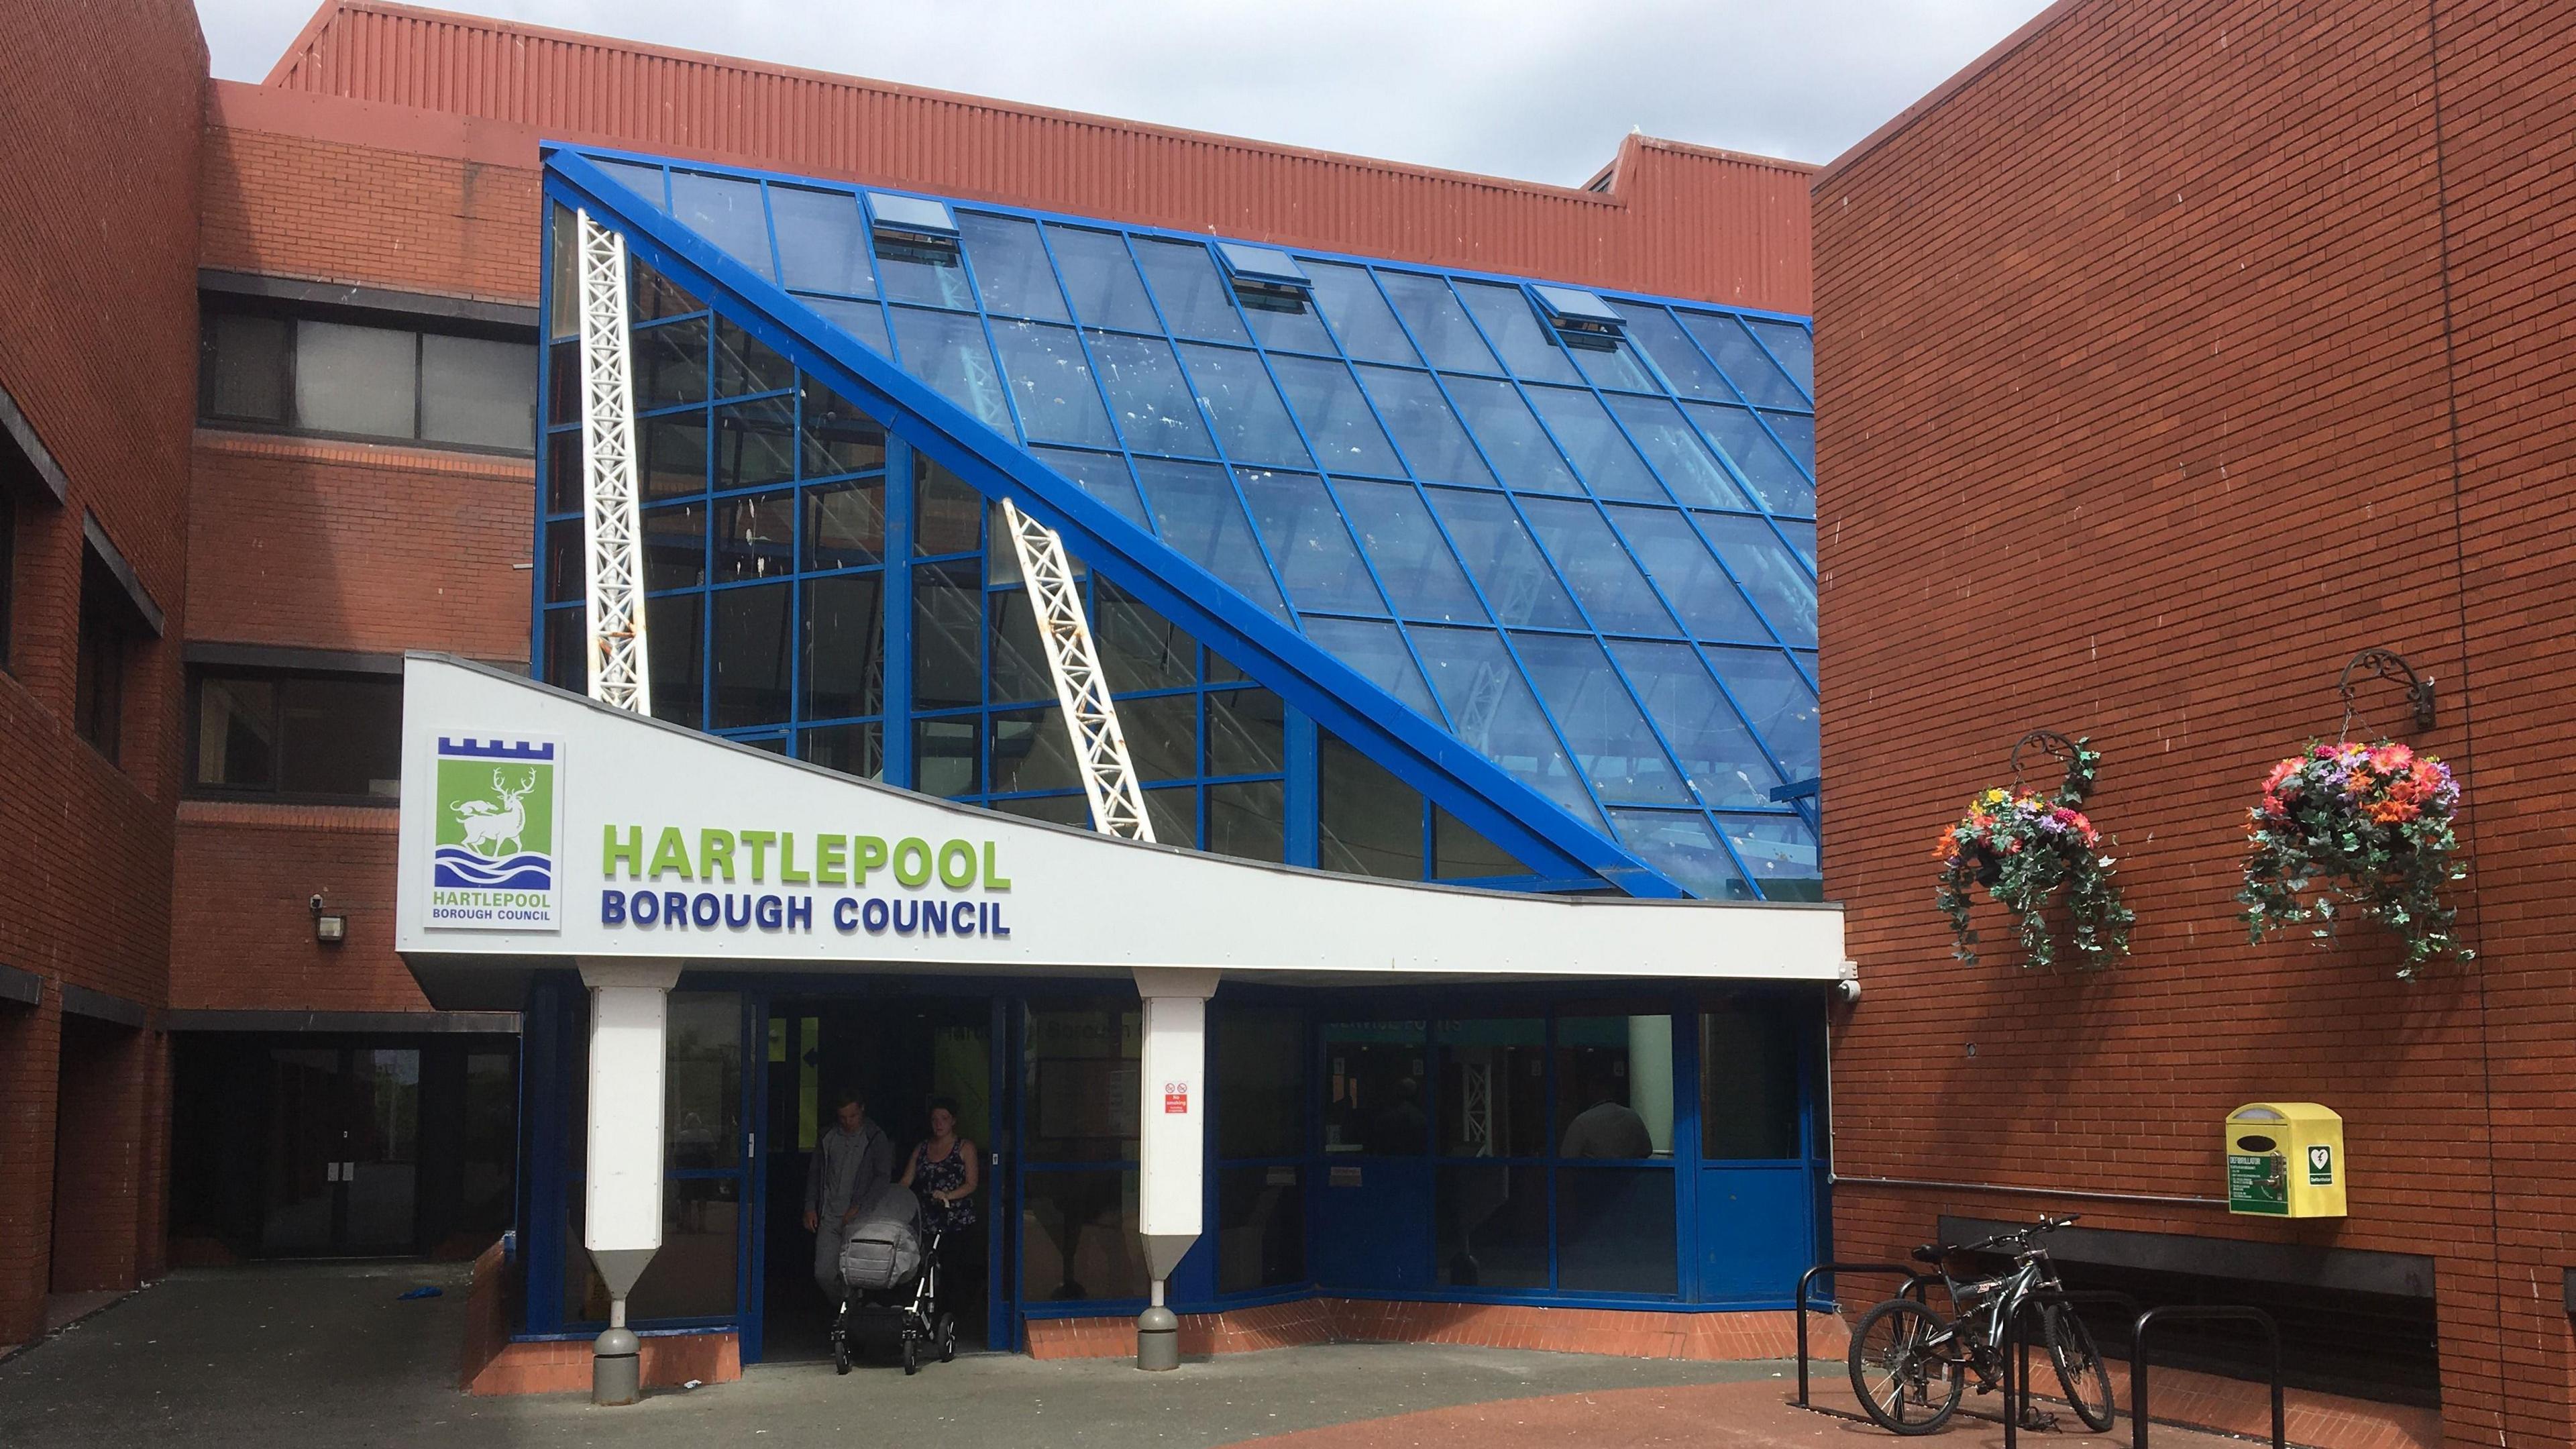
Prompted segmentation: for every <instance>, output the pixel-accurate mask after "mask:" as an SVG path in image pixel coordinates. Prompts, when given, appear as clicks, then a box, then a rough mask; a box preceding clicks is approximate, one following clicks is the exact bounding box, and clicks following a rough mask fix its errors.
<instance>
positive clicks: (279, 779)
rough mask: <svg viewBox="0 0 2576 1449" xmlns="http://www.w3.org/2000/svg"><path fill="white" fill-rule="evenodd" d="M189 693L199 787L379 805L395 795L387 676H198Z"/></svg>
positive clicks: (392, 706)
mask: <svg viewBox="0 0 2576 1449" xmlns="http://www.w3.org/2000/svg"><path fill="white" fill-rule="evenodd" d="M195 694H196V734H195V741H196V750H195V753H196V764H195V769H194V773H193V775H192V776H191V778H192V779H193V780H194V781H195V783H196V785H197V787H198V788H200V789H203V790H209V791H222V792H228V793H229V792H235V791H241V792H259V793H264V794H275V795H303V796H314V795H318V796H331V797H336V798H361V799H369V800H377V801H382V802H384V803H386V804H391V803H392V802H393V800H394V798H395V796H396V795H398V794H399V793H400V792H401V788H402V781H401V771H402V767H401V759H402V681H401V680H400V679H399V678H397V677H395V676H393V675H390V674H382V675H379V674H324V673H298V672H291V671H283V670H262V671H249V670H200V671H198V672H197V675H196V690H195Z"/></svg>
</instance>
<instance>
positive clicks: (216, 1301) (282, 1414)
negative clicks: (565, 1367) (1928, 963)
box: [0, 1264, 1779, 1449]
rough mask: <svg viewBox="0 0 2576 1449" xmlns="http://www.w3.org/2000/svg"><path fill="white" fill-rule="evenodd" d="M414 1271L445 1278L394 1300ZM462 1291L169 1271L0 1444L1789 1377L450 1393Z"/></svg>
mask: <svg viewBox="0 0 2576 1449" xmlns="http://www.w3.org/2000/svg"><path fill="white" fill-rule="evenodd" d="M422 1283H434V1284H437V1285H439V1286H441V1287H443V1288H445V1289H446V1290H447V1293H446V1296H444V1297H441V1298H434V1299H426V1300H417V1301H413V1302H401V1301H398V1299H397V1297H396V1295H397V1294H399V1293H401V1292H402V1291H403V1290H405V1289H407V1288H410V1287H413V1286H415V1285H418V1284H422ZM464 1288H465V1275H464V1272H463V1270H462V1269H461V1268H451V1267H445V1266H424V1265H412V1264H405V1265H383V1266H345V1265H311V1266H291V1267H263V1268H258V1269H245V1270H225V1271H203V1270H201V1271H190V1272H182V1273H178V1274H175V1275H173V1276H172V1277H171V1278H169V1279H167V1280H165V1281H164V1282H162V1283H159V1284H157V1285H155V1286H153V1287H151V1288H149V1289H146V1290H145V1291H143V1292H142V1293H139V1294H136V1295H135V1296H134V1297H133V1298H131V1299H129V1300H128V1301H126V1302H123V1303H120V1304H118V1305H116V1306H115V1307H113V1308H110V1309H107V1310H106V1311H104V1312H101V1313H98V1314H95V1315H93V1316H91V1317H90V1318H88V1319H86V1320H84V1321H83V1322H81V1323H79V1324H77V1325H75V1326H74V1327H72V1328H71V1329H69V1330H68V1331H66V1332H64V1333H62V1334H61V1335H59V1336H58V1337H56V1338H54V1339H52V1340H50V1341H49V1342H46V1343H44V1344H42V1345H40V1346H38V1347H36V1348H33V1349H30V1350H28V1351H26V1352H24V1353H21V1354H20V1355H18V1356H17V1357H16V1358H14V1359H11V1360H10V1361H8V1362H7V1363H4V1364H0V1444H7V1445H12V1446H15V1445H21V1444H23V1445H31V1446H32V1445H44V1446H47V1449H57V1446H59V1449H78V1446H113V1449H139V1446H143V1445H149V1444H176V1443H184V1444H189V1445H205V1446H233V1445H240V1446H251V1445H258V1446H276V1445H290V1446H294V1449H321V1446H336V1445H344V1444H345V1445H375V1444H386V1445H391V1444H401V1445H419V1446H446V1445H458V1446H464V1445H478V1446H479V1445H510V1446H517V1445H529V1446H540V1445H544V1446H552V1445H584V1444H602V1445H606V1444H615V1445H618V1446H621V1449H660V1446H665V1445H667V1446H672V1449H680V1446H688V1449H705V1446H710V1445H716V1444H725V1445H738V1444H748V1443H755V1442H756V1443H760V1444H763V1445H779V1446H790V1445H803V1444H812V1445H823V1444H830V1445H833V1446H836V1449H842V1446H847V1445H849V1444H852V1443H854V1442H855V1443H868V1444H891V1445H918V1446H923V1449H986V1446H991V1449H1021V1446H1029V1445H1120V1446H1126V1445H1170V1446H1213V1445H1219V1444H1228V1443H1235V1442H1239V1441H1241V1440H1243V1439H1247V1438H1254V1437H1259V1436H1264V1435H1273V1434H1279V1433H1283V1432H1286V1431H1290V1430H1298V1429H1310V1428H1316V1427H1321V1426H1329V1425H1336V1424H1344V1423H1348V1422H1350V1421H1353V1420H1359V1419H1375V1418H1382V1417H1384V1416H1388V1415H1399V1414H1404V1413H1408V1412H1412V1411H1417V1410H1424V1409H1435V1408H1445V1407H1450V1406H1455V1405H1461V1404H1468V1403H1474V1402H1478V1401H1483V1400H1491V1399H1498V1398H1520V1397H1526V1396H1530V1395H1553V1394H1568V1393H1593V1392H1598V1391H1602V1390H1609V1389H1629V1388H1657V1387H1672V1386H1683V1385H1693V1384H1705V1383H1710V1382H1718V1381H1726V1380H1748V1379H1761V1380H1764V1381H1766V1382H1767V1383H1768V1384H1770V1385H1772V1386H1773V1387H1771V1388H1768V1389H1765V1390H1764V1392H1766V1393H1769V1394H1772V1395H1773V1396H1775V1397H1776V1395H1777V1387H1776V1386H1777V1384H1778V1383H1779V1380H1778V1379H1777V1378H1775V1377H1774V1375H1776V1374H1777V1373H1778V1372H1779V1365H1776V1364H1774V1365H1763V1366H1751V1365H1740V1364H1679V1363H1653V1362H1640V1361H1636V1360H1629V1359H1615V1358H1594V1357H1589V1356H1584V1355H1574V1354H1545V1353H1518V1352H1504V1351H1500V1350H1491V1349H1451V1348H1440V1347H1432V1346H1424V1345H1401V1346H1388V1347H1335V1348H1315V1349H1292V1350H1285V1351H1281V1352H1275V1353H1265V1354H1247V1355H1230V1356H1228V1357H1226V1358H1223V1359H1217V1360H1211V1361H1208V1362H1203V1363H1193V1364H1190V1365H1187V1366H1185V1367H1184V1368H1183V1369H1182V1371H1181V1372H1179V1373H1174V1374H1140V1373H1138V1372H1136V1371H1135V1370H1134V1369H1133V1368H1131V1367H1128V1366H1127V1365H1125V1364H1124V1363H1120V1362H1102V1361H1085V1362H1075V1363H1038V1362H1035V1361H1033V1360H1030V1359H1026V1358H1020V1357H1017V1356H1008V1355H982V1356H970V1357H965V1358H960V1359H959V1360H958V1361H957V1362H955V1363H952V1364H933V1365H930V1366H928V1367H926V1368H924V1369H923V1370H922V1372H921V1374H920V1376H919V1377H917V1378H913V1379H909V1380H907V1379H906V1378H904V1377H903V1373H902V1371H901V1370H900V1369H897V1368H895V1367H893V1366H892V1364H891V1360H890V1358H884V1357H881V1358H879V1359H878V1360H877V1361H875V1362H874V1363H871V1364H867V1365H864V1366H862V1367H861V1368H860V1370H859V1371H858V1372H856V1373H853V1374H851V1375H850V1376H849V1377H848V1378H841V1377H838V1376H836V1375H834V1374H833V1372H832V1370H831V1366H830V1365H829V1364H821V1365H804V1364H791V1365H777V1366H767V1365H764V1366H762V1367H758V1368H755V1369H753V1370H752V1371H751V1373H750V1374H749V1375H748V1376H746V1377H745V1378H744V1379H743V1380H742V1382H740V1383H735V1384H721V1385H714V1386H710V1387H707V1388H703V1389H699V1390H696V1391H694V1392H666V1393H660V1394H656V1395H654V1396H652V1397H651V1398H649V1399H648V1400H647V1401H646V1402H644V1403H642V1404H640V1405H637V1406H635V1407H633V1408H631V1409H611V1410H601V1409H593V1408H591V1407H590V1406H589V1404H587V1403H586V1402H584V1401H582V1400H581V1399H580V1398H579V1397H577V1396H565V1397H546V1398H519V1399H469V1398H466V1397H465V1396H463V1395H461V1394H458V1393H457V1392H456V1391H455V1389H454V1387H453V1385H454V1375H455V1364H456V1354H457V1347H458V1344H459V1342H460V1339H461V1336H462V1317H461V1316H462V1313H463V1309H464ZM1747 1387H1752V1385H1750V1384H1748V1385H1747Z"/></svg>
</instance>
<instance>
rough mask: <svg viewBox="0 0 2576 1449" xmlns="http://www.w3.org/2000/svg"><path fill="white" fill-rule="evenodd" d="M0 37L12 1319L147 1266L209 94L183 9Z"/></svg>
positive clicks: (3, 1294) (153, 1242) (3, 981)
mask: <svg viewBox="0 0 2576 1449" xmlns="http://www.w3.org/2000/svg"><path fill="white" fill-rule="evenodd" d="M17 32H18V33H17V34H16V35H15V36H14V37H13V38H12V40H11V41H10V42H9V43H8V44H7V45H6V46H5V47H0V130H4V131H5V132H6V133H7V134H8V136H9V137H10V141H9V147H8V150H9V159H8V162H7V164H6V165H5V166H0V196H5V198H6V201H5V204H0V275H6V276H7V277H8V278H10V281H9V282H8V284H7V285H6V286H5V287H0V429H5V431H0V523H5V524H6V525H7V526H5V527H0V998H5V1000H0V1342H11V1343H14V1342H18V1341H22V1340H24V1339H27V1338H29V1337H32V1336H33V1335H34V1334H35V1333H36V1332H37V1331H38V1330H39V1329H40V1328H41V1326H42V1324H43V1321H44V1311H45V1301H46V1298H47V1295H48V1294H49V1293H81V1292H87V1291H92V1290H97V1289H105V1288H112V1287H117V1286H121V1285H129V1284H131V1283H133V1282H134V1281H135V1280H136V1278H137V1277H138V1276H142V1275H149V1274H151V1273H155V1272H157V1271H158V1270H159V1264H160V1261H161V1255H162V1240H161V1234H160V1230H159V1227H160V1225H159V1219H158V1214H157V1211H156V1210H155V1207H156V1205H157V1203H158V1202H159V1200H160V1194H161V1188H160V1184H161V1179H162V1174H163V1170H164V1158H163V1153H164V1150H165V1140H164V1136H163V1124H164V1114H163V1107H164V1105H165V1098H166V1090H167V1089H166V1078H165V1076H164V1073H165V1070H166V1062H167V1041H166V1037H165V1036H164V1034H163V1025H164V1024H163V1022H162V1021H161V1019H160V1015H159V1008H160V1007H161V1005H162V1003H163V1001H164V998H165V995H166V990H167V986H166V983H167V979H168V972H169V931H170V922H169V901H170V851H171V838H172V833H173V829H174V825H173V820H174V815H175V811H176V806H177V796H178V790H179V755H178V751H177V743H178V738H179V736H178V731H177V730H176V728H174V721H175V720H176V718H177V716H178V713H179V693H180V691H179V681H180V668H179V647H178V646H179V638H180V634H181V630H182V628H183V625H184V619H185V615H184V608H183V605H184V596H185V593H186V590H185V586H184V578H185V561H184V552H185V548H186V535H185V525H186V519H187V485H188V456H187V451H188V419H189V414H190V398H191V389H192V386H193V380H194V369H193V366H192V357H193V352H192V348H193V343H194V335H195V330H196V286H195V249H196V229H197V223H196V160H197V133H198V108H199V101H198V92H199V88H200V85H201V83H202V77H203V76H204V74H205V65H206V59H205V48H204V45H203V43H202V42H201V41H200V40H199V38H198V35H197V30H196V23H195V20H194V18H193V17H192V16H190V15H189V14H188V12H187V11H186V9H185V8H184V7H177V6H168V5H157V4H111V5H98V6H85V7H80V8H79V9H77V10H75V11H71V12H67V13H66V14H64V15H63V16H61V17H60V19H59V23H56V24H50V25H47V26H44V27H41V28H39V27H18V28H17Z"/></svg>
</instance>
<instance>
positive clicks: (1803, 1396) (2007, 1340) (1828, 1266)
mask: <svg viewBox="0 0 2576 1449" xmlns="http://www.w3.org/2000/svg"><path fill="white" fill-rule="evenodd" d="M1828 1273H1881V1274H1894V1275H1900V1276H1902V1277H1903V1278H1904V1279H1905V1286H1904V1287H1903V1288H1901V1289H1899V1290H1898V1293H1899V1294H1900V1296H1906V1297H1911V1298H1913V1299H1914V1300H1915V1301H1916V1302H1918V1303H1920V1302H1924V1301H1925V1300H1924V1294H1925V1288H1926V1285H1927V1284H1929V1283H1931V1282H1932V1281H1934V1280H1933V1277H1932V1275H1930V1274H1927V1273H1923V1272H1920V1271H1918V1270H1916V1269H1914V1268H1910V1267H1907V1266H1906V1265H1904V1264H1902V1263H1819V1264H1817V1265H1816V1266H1814V1267H1812V1268H1809V1269H1808V1270H1807V1271H1806V1272H1805V1273H1803V1274H1801V1275H1799V1278H1798V1295H1797V1318H1798V1329H1797V1332H1798V1398H1797V1405H1798V1407H1799V1408H1802V1409H1813V1408H1815V1407H1816V1406H1815V1405H1814V1404H1812V1403H1810V1402H1808V1398H1807V1312H1808V1294H1809V1290H1810V1289H1811V1287H1812V1285H1813V1284H1814V1283H1815V1281H1816V1279H1818V1278H1819V1277H1822V1276H1824V1275H1826V1274H1828ZM2086 1303H2098V1304H2104V1305H2107V1306H2111V1307H2117V1308H2120V1309H2123V1310H2125V1312H2126V1314H2127V1316H2128V1318H2129V1322H2130V1327H2129V1442H2130V1446H2131V1449H2148V1446H2147V1440H2148V1431H2149V1428H2150V1427H2151V1426H2150V1421H2149V1419H2148V1417H2147V1410H2148V1387H2147V1381H2148V1379H2149V1378H2150V1377H2151V1375H2150V1373H2149V1366H2148V1362H2147V1346H2148V1338H2149V1330H2151V1329H2153V1328H2155V1327H2156V1326H2157V1325H2159V1324H2163V1323H2175V1322H2184V1321H2197V1322H2203V1323H2217V1322H2229V1323H2251V1324H2254V1325H2255V1326H2257V1327H2259V1328H2261V1329H2262V1330H2263V1338H2264V1343H2265V1346H2266V1347H2267V1348H2268V1349H2269V1350H2270V1353H2271V1389H2272V1449H2289V1442H2290V1441H2289V1420H2288V1414H2287V1410H2286V1406H2285V1403H2284V1398H2283V1391H2282V1383H2281V1328H2280V1325H2279V1324H2278V1323H2276V1322H2275V1321H2274V1320H2273V1318H2272V1315H2271V1314H2269V1313H2266V1312H2264V1311H2263V1310H2262V1309H2260V1308H2255V1307H2252V1306H2249V1305H2244V1304H2171V1305H2167V1306H2165V1307H2161V1308H2149V1309H2146V1310H2144V1311H2140V1309H2139V1307H2138V1300H2137V1299H2136V1298H2134V1297H2132V1296H2130V1295H2129V1294H2126V1293H2120V1292H2115V1291H2110V1290H2100V1289H2076V1290H2065V1291H2060V1292H2055V1293H2046V1294H2034V1295H2032V1296H2031V1297H2029V1298H2027V1299H2024V1300H2023V1301H2022V1302H2021V1304H2020V1305H2019V1306H2018V1307H2016V1308H2015V1309H2014V1310H2013V1316H2012V1318H2011V1320H2010V1321H2009V1322H2007V1323H2006V1324H2005V1325H2004V1353H2003V1373H2004V1382H2003V1391H2004V1392H2003V1406H2004V1412H2003V1413H2001V1414H1999V1415H1987V1414H1980V1413H1974V1412H1970V1413H1969V1417H1971V1418H1978V1419H1987V1420H1989V1421H1990V1422H1995V1421H1999V1422H2001V1423H2002V1425H2003V1427H2004V1449H2020V1443H2021V1431H2022V1430H2023V1429H2026V1428H2027V1429H2039V1428H2047V1427H2051V1422H2053V1421H2044V1420H2043V1419H2042V1418H2041V1417H2040V1416H2039V1415H2038V1414H2037V1404H2036V1400H2035V1396H2034V1394H2033V1393H2032V1389H2031V1374H2030V1349H2031V1336H2032V1333H2033V1329H2032V1326H2031V1325H2032V1324H2033V1323H2034V1322H2035V1321H2036V1320H2037V1316H2038V1315H2037V1312H2036V1310H2038V1309H2040V1308H2042V1307H2045V1306H2048V1305H2053V1304H2063V1305H2066V1306H2068V1307H2074V1306H2076V1305H2079V1304H2086ZM1819 1412H1823V1413H1831V1414H1838V1415H1839V1414H1842V1413H1843V1411H1842V1410H1839V1409H1825V1410H1820V1411H1819Z"/></svg>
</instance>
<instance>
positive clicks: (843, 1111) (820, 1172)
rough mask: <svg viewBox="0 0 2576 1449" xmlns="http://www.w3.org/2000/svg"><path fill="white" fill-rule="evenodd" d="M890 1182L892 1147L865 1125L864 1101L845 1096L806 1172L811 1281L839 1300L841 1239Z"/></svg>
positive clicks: (874, 1128)
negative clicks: (811, 1246) (810, 1235)
mask: <svg viewBox="0 0 2576 1449" xmlns="http://www.w3.org/2000/svg"><path fill="white" fill-rule="evenodd" d="M893 1178H894V1143H893V1142H892V1141H890V1140H888V1139H887V1137H886V1135H885V1133H884V1132H882V1131H880V1130H879V1129H878V1127H877V1124H875V1123H874V1122H871V1121H869V1120H868V1110H867V1101H866V1099H864V1098H862V1097H861V1096H859V1094H858V1093H856V1092H844V1093H842V1094H841V1096H840V1098H839V1099H838V1100H837V1102H836V1103H835V1104H834V1111H833V1113H832V1125H831V1126H830V1127H829V1128H827V1129H825V1130H824V1132H823V1135H822V1136H821V1137H819V1138H817V1139H815V1142H814V1160H813V1161H812V1162H811V1163H809V1164H807V1166H806V1168H805V1230H806V1231H807V1232H809V1233H812V1234H813V1235H814V1281H815V1283H816V1284H818V1285H819V1286H820V1287H821V1288H822V1290H823V1296H824V1297H826V1298H829V1299H831V1300H832V1301H833V1302H834V1303H838V1302H840V1301H841V1239H842V1237H843V1236H844V1235H846V1234H847V1233H848V1231H849V1226H850V1219H851V1218H852V1217H854V1216H856V1215H857V1213H858V1210H859V1209H860V1208H861V1207H863V1206H865V1205H866V1204H867V1202H868V1200H869V1199H870V1198H872V1197H874V1196H876V1194H877V1192H878V1190H879V1189H881V1188H883V1187H884V1186H885V1185H886V1184H887V1183H888V1182H890V1181H892V1180H893Z"/></svg>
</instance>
